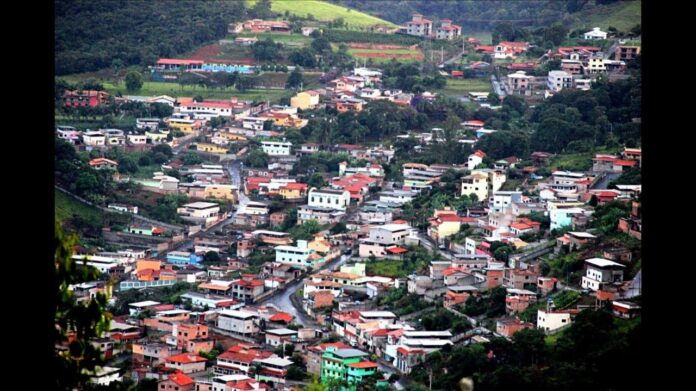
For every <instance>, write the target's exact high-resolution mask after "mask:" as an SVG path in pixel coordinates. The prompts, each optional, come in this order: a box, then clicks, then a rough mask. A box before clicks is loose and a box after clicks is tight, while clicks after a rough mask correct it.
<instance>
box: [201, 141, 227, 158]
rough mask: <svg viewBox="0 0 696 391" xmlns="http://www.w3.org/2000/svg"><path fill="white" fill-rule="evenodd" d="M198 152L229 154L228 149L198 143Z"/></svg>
mask: <svg viewBox="0 0 696 391" xmlns="http://www.w3.org/2000/svg"><path fill="white" fill-rule="evenodd" d="M196 151H200V152H208V153H216V154H220V155H224V154H226V153H227V151H228V148H225V147H222V146H219V145H215V144H210V143H198V144H196Z"/></svg>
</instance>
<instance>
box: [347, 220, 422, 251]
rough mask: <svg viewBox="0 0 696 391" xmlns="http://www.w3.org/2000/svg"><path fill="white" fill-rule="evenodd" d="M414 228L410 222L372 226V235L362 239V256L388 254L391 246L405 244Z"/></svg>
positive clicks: (360, 248) (360, 249)
mask: <svg viewBox="0 0 696 391" xmlns="http://www.w3.org/2000/svg"><path fill="white" fill-rule="evenodd" d="M412 231H413V228H411V226H410V225H408V224H384V225H373V226H371V227H370V236H369V237H368V238H365V239H361V240H360V247H359V250H358V251H359V255H360V257H369V256H370V255H374V256H376V257H382V256H385V255H387V251H388V249H389V248H392V247H395V246H397V245H399V244H403V243H404V242H405V241H406V238H407V237H409V236H411V234H412Z"/></svg>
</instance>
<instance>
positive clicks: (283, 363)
mask: <svg viewBox="0 0 696 391" xmlns="http://www.w3.org/2000/svg"><path fill="white" fill-rule="evenodd" d="M254 362H260V363H262V364H269V365H276V366H279V367H287V366H290V365H292V364H293V363H292V361H290V360H286V359H284V358H280V357H269V358H264V359H262V360H258V359H257V360H254Z"/></svg>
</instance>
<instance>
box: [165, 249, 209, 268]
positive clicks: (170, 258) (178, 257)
mask: <svg viewBox="0 0 696 391" xmlns="http://www.w3.org/2000/svg"><path fill="white" fill-rule="evenodd" d="M201 261H203V257H202V256H200V255H196V254H195V253H189V252H185V251H171V252H169V253H167V262H168V263H173V264H175V265H199V264H200V263H201Z"/></svg>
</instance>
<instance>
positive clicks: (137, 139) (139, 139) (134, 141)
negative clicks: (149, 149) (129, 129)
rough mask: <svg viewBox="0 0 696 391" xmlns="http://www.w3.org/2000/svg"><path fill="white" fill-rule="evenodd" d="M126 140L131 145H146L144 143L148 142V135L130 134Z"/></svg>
mask: <svg viewBox="0 0 696 391" xmlns="http://www.w3.org/2000/svg"><path fill="white" fill-rule="evenodd" d="M126 141H127V142H128V144H130V145H144V144H147V135H144V134H129V135H127V136H126Z"/></svg>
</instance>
